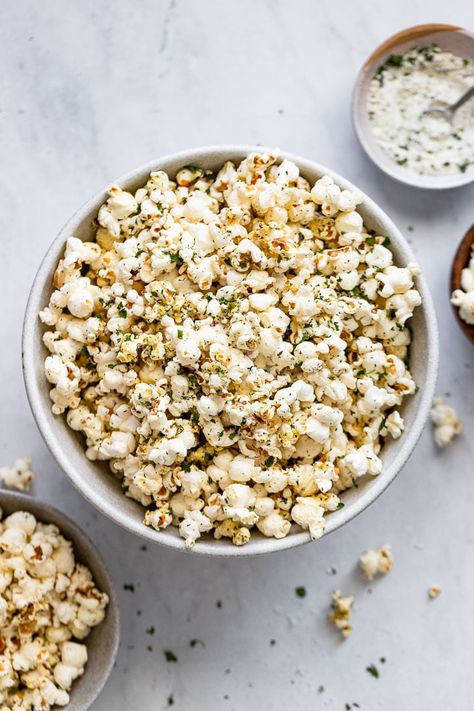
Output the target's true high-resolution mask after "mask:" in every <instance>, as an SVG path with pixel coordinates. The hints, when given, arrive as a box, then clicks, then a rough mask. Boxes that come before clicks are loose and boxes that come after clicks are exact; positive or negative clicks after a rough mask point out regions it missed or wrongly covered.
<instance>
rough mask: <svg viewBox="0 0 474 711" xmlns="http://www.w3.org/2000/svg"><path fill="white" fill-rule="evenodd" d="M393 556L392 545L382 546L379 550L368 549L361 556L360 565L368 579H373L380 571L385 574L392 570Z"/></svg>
mask: <svg viewBox="0 0 474 711" xmlns="http://www.w3.org/2000/svg"><path fill="white" fill-rule="evenodd" d="M392 565H393V558H392V553H391V551H390V546H389V545H388V544H387V545H385V546H382V548H380V549H379V550H378V551H374V550H368V551H366V552H365V553H363V554H362V555H361V557H360V567H361V568H362V570H363V572H364V573H365V575H366V576H367V579H368V580H373V579H374V577H375V576H376V575H377V574H378V573H380V574H382V575H385V574H386V573H389V572H390V571H391V570H392Z"/></svg>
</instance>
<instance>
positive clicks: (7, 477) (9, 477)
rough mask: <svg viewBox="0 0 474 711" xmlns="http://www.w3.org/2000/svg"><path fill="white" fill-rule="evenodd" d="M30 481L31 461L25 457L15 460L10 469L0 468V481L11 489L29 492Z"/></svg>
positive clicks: (31, 476)
mask: <svg viewBox="0 0 474 711" xmlns="http://www.w3.org/2000/svg"><path fill="white" fill-rule="evenodd" d="M32 480H33V472H32V470H31V459H28V458H27V457H23V458H22V459H17V460H16V462H15V464H14V465H13V466H12V467H1V468H0V481H1V482H2V483H3V484H5V486H8V487H10V488H11V489H18V491H29V490H30V485H31V482H32Z"/></svg>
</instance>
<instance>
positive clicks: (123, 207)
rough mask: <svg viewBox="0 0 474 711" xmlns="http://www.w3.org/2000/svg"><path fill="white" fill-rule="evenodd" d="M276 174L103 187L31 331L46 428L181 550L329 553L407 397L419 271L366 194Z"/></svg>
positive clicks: (195, 172) (190, 172) (226, 173)
mask: <svg viewBox="0 0 474 711" xmlns="http://www.w3.org/2000/svg"><path fill="white" fill-rule="evenodd" d="M277 158H278V156H277V152H275V153H268V154H267V153H262V154H259V153H252V154H250V155H249V156H247V157H246V158H245V159H244V160H243V161H242V162H241V163H240V165H238V166H236V165H234V164H233V163H231V162H227V163H226V164H225V165H223V166H222V168H221V169H220V170H219V171H218V172H217V173H213V172H211V171H208V170H203V169H201V168H199V167H194V166H187V167H185V168H183V169H182V170H180V171H179V172H178V174H177V175H176V178H175V180H174V181H172V180H171V179H170V178H169V177H168V175H166V173H164V172H162V171H158V172H154V173H151V175H150V177H149V178H148V181H147V182H146V184H145V185H144V186H143V187H142V188H140V189H139V190H137V191H136V192H135V193H134V194H133V195H132V194H131V193H128V192H125V191H123V190H121V189H120V188H119V187H117V186H112V187H111V188H110V189H109V197H108V199H107V201H106V202H105V203H104V205H102V207H101V208H100V210H99V213H98V216H97V223H98V227H97V231H96V234H95V236H94V239H93V241H91V242H82V241H80V240H79V239H77V238H75V237H70V238H69V239H68V241H67V244H66V249H65V252H64V256H63V258H62V259H61V261H60V263H59V265H58V267H57V270H56V273H55V275H54V287H55V290H54V292H53V294H52V296H51V299H50V302H49V305H48V306H47V307H46V308H45V309H44V310H43V311H42V312H41V314H40V316H41V319H42V321H43V322H44V323H45V324H46V326H47V327H48V330H47V331H46V332H45V334H44V343H45V345H46V347H47V348H48V350H49V351H50V355H49V356H48V357H47V358H46V362H45V371H46V376H47V378H48V380H49V381H50V383H51V384H52V385H53V388H52V390H51V400H52V402H53V406H52V407H53V412H54V413H55V414H58V415H59V414H61V413H66V417H67V422H68V424H69V426H70V427H72V428H73V429H74V430H77V431H79V432H82V433H83V435H84V437H85V441H86V454H87V457H88V458H89V459H90V460H93V461H95V460H107V461H109V462H110V467H111V469H112V471H113V472H114V473H115V474H116V475H117V476H119V477H120V478H121V480H122V485H123V488H124V490H125V493H126V494H127V495H128V496H130V497H132V498H133V499H136V500H137V501H139V502H140V503H141V504H143V506H145V507H147V511H146V513H145V516H144V522H145V523H146V524H147V525H150V526H153V527H154V528H156V529H158V530H159V529H163V528H166V527H167V526H169V525H175V526H178V527H179V532H180V534H181V536H182V537H183V538H184V539H185V541H186V545H187V546H193V544H194V543H195V541H196V540H197V539H198V538H199V537H200V536H201V535H202V534H203V533H207V532H209V533H211V534H212V535H214V537H215V538H222V537H226V538H229V539H231V540H232V542H233V543H234V544H236V545H243V544H245V543H247V542H248V541H249V540H250V537H251V535H252V531H254V530H255V529H258V530H259V531H260V533H262V534H263V535H264V536H270V537H275V538H282V537H284V536H286V535H287V534H288V533H289V531H290V528H291V526H292V523H295V524H297V525H298V526H300V527H301V528H303V529H306V530H308V531H309V534H310V536H311V538H318V537H319V536H321V535H322V534H323V532H324V528H325V514H326V513H327V512H331V511H334V510H336V509H337V508H338V505H339V504H340V500H339V494H340V493H341V492H342V491H344V490H345V489H347V488H349V487H351V486H353V485H354V484H355V483H356V481H357V480H358V479H359V478H360V477H363V476H365V475H371V476H375V475H377V474H379V473H380V471H381V469H382V463H381V460H380V457H379V454H380V449H381V447H382V444H383V440H384V438H385V437H389V436H390V437H395V438H396V437H399V436H400V435H401V433H402V432H403V427H404V424H403V418H402V417H401V415H400V413H399V410H398V408H399V407H400V405H401V404H402V401H403V399H404V398H405V396H407V395H411V394H412V393H414V391H415V383H414V382H413V379H412V377H411V375H410V372H409V370H408V368H407V359H408V346H409V344H410V331H409V329H408V328H407V326H406V322H407V321H408V319H409V318H410V317H411V315H412V313H413V310H414V308H415V307H416V306H418V305H419V304H420V302H421V299H420V295H419V293H418V291H417V290H416V288H415V287H414V277H415V276H416V275H417V274H418V267H417V266H416V265H415V264H408V266H406V267H397V266H395V265H394V264H393V255H392V252H391V251H390V248H389V244H388V240H387V239H386V238H385V237H384V236H382V235H378V234H375V233H369V232H367V230H366V228H365V226H364V224H363V220H362V217H361V215H360V213H359V212H358V211H357V205H358V204H359V203H361V202H362V195H361V194H359V193H358V192H355V191H354V192H353V191H349V190H341V189H340V188H339V187H338V186H337V185H336V184H335V183H334V181H333V180H332V179H331V178H330V177H327V176H325V177H322V178H321V179H319V180H317V181H316V183H315V184H314V185H313V186H311V185H310V184H309V183H308V181H307V180H305V179H304V178H303V177H302V176H301V175H300V174H299V170H298V167H297V166H296V165H295V164H294V163H293V162H291V161H289V160H283V161H281V162H280V163H278V162H277Z"/></svg>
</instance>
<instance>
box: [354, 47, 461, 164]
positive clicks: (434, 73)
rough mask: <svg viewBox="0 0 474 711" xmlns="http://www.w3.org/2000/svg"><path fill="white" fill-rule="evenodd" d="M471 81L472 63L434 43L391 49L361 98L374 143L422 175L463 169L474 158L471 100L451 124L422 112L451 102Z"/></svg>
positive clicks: (396, 160) (455, 99)
mask: <svg viewBox="0 0 474 711" xmlns="http://www.w3.org/2000/svg"><path fill="white" fill-rule="evenodd" d="M473 85H474V64H473V63H472V62H471V61H470V60H469V59H465V58H463V57H458V56H456V55H454V54H452V53H451V52H444V51H442V50H441V49H440V48H439V47H436V46H434V47H423V48H420V49H414V50H412V51H410V52H408V53H407V54H403V55H402V54H393V55H392V56H391V57H389V58H388V60H387V61H386V62H385V64H383V65H382V66H381V67H380V68H379V70H378V71H377V73H376V74H375V76H374V78H373V79H372V81H371V84H370V88H369V95H368V100H367V109H368V112H369V118H370V120H371V122H372V128H373V132H374V135H375V137H376V139H377V143H378V144H379V146H380V147H381V148H383V150H384V151H385V152H386V153H387V154H388V155H389V156H390V157H391V158H392V159H393V160H394V161H395V162H396V163H398V165H404V166H406V167H407V168H411V169H412V170H414V171H416V172H417V173H420V174H422V175H441V174H447V173H456V172H458V171H461V172H462V173H464V172H465V171H466V170H467V168H468V167H469V165H471V164H472V163H474V100H471V101H468V102H467V104H465V105H464V106H462V107H461V108H460V109H459V111H457V112H456V114H455V117H454V121H453V124H452V125H451V124H450V123H449V122H448V121H447V120H445V119H444V118H442V117H435V116H432V115H428V116H426V115H423V112H424V111H426V110H427V109H428V108H429V107H430V106H431V105H432V104H434V103H436V104H442V105H448V104H453V103H454V102H455V101H457V100H458V99H459V98H460V97H461V96H462V95H463V94H464V93H465V92H466V91H467V90H468V89H469V88H470V87H471V86H473Z"/></svg>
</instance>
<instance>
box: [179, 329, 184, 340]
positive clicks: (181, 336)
mask: <svg viewBox="0 0 474 711" xmlns="http://www.w3.org/2000/svg"><path fill="white" fill-rule="evenodd" d="M178 338H179V340H180V341H181V340H182V339H183V332H182V330H181V329H180V328H178Z"/></svg>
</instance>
